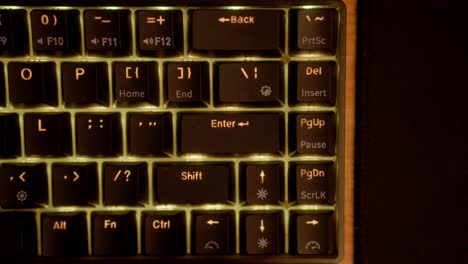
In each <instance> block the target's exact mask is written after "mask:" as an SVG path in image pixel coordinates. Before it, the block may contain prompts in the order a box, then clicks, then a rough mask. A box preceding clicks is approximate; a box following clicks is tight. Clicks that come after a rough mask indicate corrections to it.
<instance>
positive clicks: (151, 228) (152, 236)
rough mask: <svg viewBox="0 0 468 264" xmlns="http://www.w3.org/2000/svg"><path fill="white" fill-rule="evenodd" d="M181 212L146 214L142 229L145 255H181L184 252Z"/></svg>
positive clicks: (183, 224)
mask: <svg viewBox="0 0 468 264" xmlns="http://www.w3.org/2000/svg"><path fill="white" fill-rule="evenodd" d="M184 216H185V215H184V213H183V212H157V213H156V212H147V213H144V214H143V218H142V228H144V232H143V234H142V235H143V247H142V251H143V253H144V254H145V255H165V256H169V255H183V254H184V253H185V252H186V246H185V245H186V243H185V220H184V218H185V217H184Z"/></svg>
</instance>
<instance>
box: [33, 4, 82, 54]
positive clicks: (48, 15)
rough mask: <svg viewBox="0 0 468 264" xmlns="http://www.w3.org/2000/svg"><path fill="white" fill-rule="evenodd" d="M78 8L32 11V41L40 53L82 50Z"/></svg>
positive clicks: (70, 52) (69, 52) (65, 52)
mask: <svg viewBox="0 0 468 264" xmlns="http://www.w3.org/2000/svg"><path fill="white" fill-rule="evenodd" d="M78 15H79V12H78V10H42V9H36V10H33V11H31V27H32V43H33V48H34V50H35V51H36V52H39V53H55V52H62V53H64V54H73V53H79V52H80V43H81V41H80V34H79V33H80V31H79V24H78Z"/></svg>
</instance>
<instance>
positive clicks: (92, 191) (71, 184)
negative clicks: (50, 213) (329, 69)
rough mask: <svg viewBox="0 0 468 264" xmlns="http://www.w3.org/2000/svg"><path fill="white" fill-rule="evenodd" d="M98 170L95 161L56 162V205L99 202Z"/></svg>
mask: <svg viewBox="0 0 468 264" xmlns="http://www.w3.org/2000/svg"><path fill="white" fill-rule="evenodd" d="M97 175H98V172H97V166H96V164H95V163H55V164H53V166H52V193H53V195H52V202H53V204H54V206H67V205H72V206H73V205H76V206H92V205H94V204H97V201H98V194H97V186H98V182H97V181H98V176H97Z"/></svg>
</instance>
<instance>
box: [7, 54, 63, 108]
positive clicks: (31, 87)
mask: <svg viewBox="0 0 468 264" xmlns="http://www.w3.org/2000/svg"><path fill="white" fill-rule="evenodd" d="M55 70H56V69H55V63H53V62H10V63H8V83H9V88H10V90H9V92H10V101H11V102H12V103H13V104H17V105H22V106H23V105H24V106H34V105H39V104H48V105H51V106H56V105H57V76H56V71H55Z"/></svg>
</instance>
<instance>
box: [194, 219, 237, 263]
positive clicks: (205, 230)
mask: <svg viewBox="0 0 468 264" xmlns="http://www.w3.org/2000/svg"><path fill="white" fill-rule="evenodd" d="M192 219H193V227H192V230H193V231H194V232H193V235H192V238H193V239H192V246H193V248H192V252H193V253H194V254H198V255H227V254H231V253H232V252H233V250H234V246H235V241H234V239H235V235H234V234H235V233H234V222H233V221H234V219H233V212H225V211H222V212H195V213H194V215H193V216H192Z"/></svg>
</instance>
